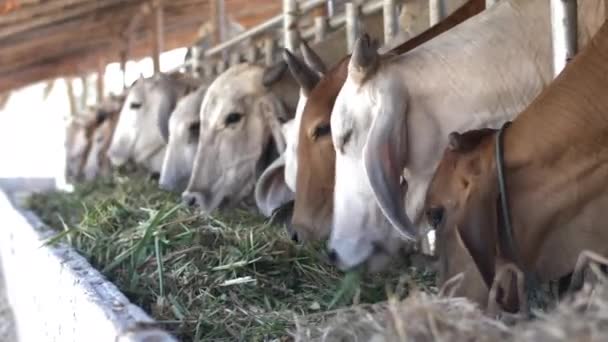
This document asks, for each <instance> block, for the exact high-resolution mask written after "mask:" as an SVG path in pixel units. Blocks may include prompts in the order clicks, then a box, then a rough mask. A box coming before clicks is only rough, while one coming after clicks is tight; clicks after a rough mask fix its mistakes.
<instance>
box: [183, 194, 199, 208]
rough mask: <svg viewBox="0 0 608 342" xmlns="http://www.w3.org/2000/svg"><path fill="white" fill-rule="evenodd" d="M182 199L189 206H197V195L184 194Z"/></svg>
mask: <svg viewBox="0 0 608 342" xmlns="http://www.w3.org/2000/svg"><path fill="white" fill-rule="evenodd" d="M182 201H183V203H184V204H186V205H187V206H189V207H194V206H196V196H195V195H193V194H184V195H183V196H182Z"/></svg>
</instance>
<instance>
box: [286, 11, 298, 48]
mask: <svg viewBox="0 0 608 342" xmlns="http://www.w3.org/2000/svg"><path fill="white" fill-rule="evenodd" d="M283 35H284V36H285V38H284V40H285V48H286V49H287V50H289V51H291V52H294V51H295V49H296V48H297V47H298V45H299V36H298V2H297V0H283Z"/></svg>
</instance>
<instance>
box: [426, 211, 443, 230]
mask: <svg viewBox="0 0 608 342" xmlns="http://www.w3.org/2000/svg"><path fill="white" fill-rule="evenodd" d="M443 213H444V209H443V207H433V208H430V209H428V210H427V211H426V217H427V219H428V221H429V224H430V225H431V227H433V228H437V226H439V224H440V223H441V221H443Z"/></svg>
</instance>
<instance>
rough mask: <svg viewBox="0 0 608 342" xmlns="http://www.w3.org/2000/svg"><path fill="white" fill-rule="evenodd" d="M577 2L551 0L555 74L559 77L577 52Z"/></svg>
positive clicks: (571, 0)
mask: <svg viewBox="0 0 608 342" xmlns="http://www.w3.org/2000/svg"><path fill="white" fill-rule="evenodd" d="M577 25H578V23H577V1H576V0H551V38H552V41H553V74H554V75H555V76H557V75H558V74H559V73H560V72H561V71H562V69H563V68H564V67H565V66H566V63H567V62H568V61H569V60H570V59H571V58H573V57H574V55H575V54H576V50H577V37H578V34H577Z"/></svg>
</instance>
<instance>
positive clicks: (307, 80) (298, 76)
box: [283, 49, 321, 95]
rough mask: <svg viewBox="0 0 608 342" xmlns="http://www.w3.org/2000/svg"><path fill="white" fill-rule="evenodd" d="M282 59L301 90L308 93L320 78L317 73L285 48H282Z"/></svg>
mask: <svg viewBox="0 0 608 342" xmlns="http://www.w3.org/2000/svg"><path fill="white" fill-rule="evenodd" d="M283 59H284V60H285V63H287V65H288V66H289V71H290V72H291V75H292V76H293V78H295V80H296V82H298V85H300V88H302V91H304V93H305V94H306V95H308V94H310V92H311V91H312V89H313V88H314V87H315V86H316V85H317V83H319V80H320V79H321V78H320V76H319V74H318V73H316V72H315V71H314V70H312V69H311V68H310V67H309V66H308V65H307V64H306V63H304V62H302V61H301V60H300V59H299V58H298V57H296V56H294V55H293V54H292V53H291V52H290V51H289V50H287V49H285V50H283Z"/></svg>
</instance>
